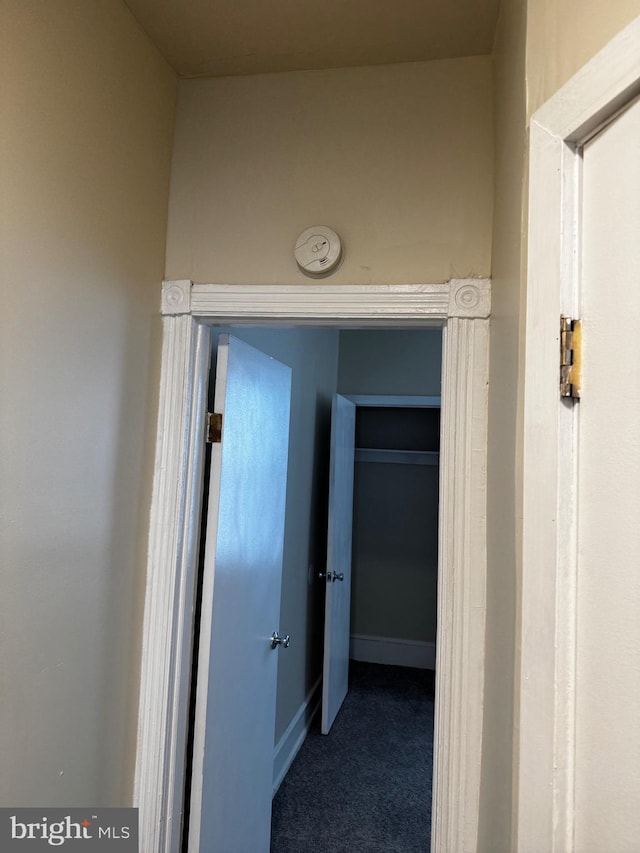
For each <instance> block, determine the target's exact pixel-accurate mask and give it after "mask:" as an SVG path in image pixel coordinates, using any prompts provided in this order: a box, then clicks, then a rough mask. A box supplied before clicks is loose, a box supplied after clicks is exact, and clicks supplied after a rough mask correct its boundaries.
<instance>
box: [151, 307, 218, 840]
mask: <svg viewBox="0 0 640 853" xmlns="http://www.w3.org/2000/svg"><path fill="white" fill-rule="evenodd" d="M163 326H164V330H163V347H162V381H161V387H160V400H159V417H158V441H157V448H156V467H155V477H154V484H153V495H152V503H151V527H150V533H149V556H148V566H147V589H146V597H145V613H144V634H143V645H142V667H141V676H140V710H139V718H138V744H137V761H136V775H135V787H134V805H136V806H139V807H140V837H141V838H144V839H145V841H144V844H141V849H144V850H149V851H156V850H158V851H159V850H166V851H171V850H178V849H179V847H180V840H179V839H180V832H181V821H180V814H181V806H182V789H183V785H184V758H185V750H186V734H187V714H188V705H189V687H190V679H191V656H192V635H193V625H192V618H193V604H194V594H195V572H196V562H197V555H198V548H199V544H200V541H199V540H200V523H199V519H200V505H201V497H202V490H201V483H202V475H203V462H204V440H203V436H204V430H203V426H204V421H205V413H206V399H207V379H208V373H209V361H210V338H211V336H210V334H208V330H207V329H206V327H203V326H200V325H199V324H197V323H194V322H193V320H192V319H191V317H175V318H171V319H165V320H164V321H163ZM169 804H172V805H173V808H171V807H170V806H169Z"/></svg>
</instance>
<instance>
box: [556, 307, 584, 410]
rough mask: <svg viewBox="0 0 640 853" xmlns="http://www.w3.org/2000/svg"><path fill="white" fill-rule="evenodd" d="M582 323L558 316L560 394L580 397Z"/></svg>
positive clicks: (575, 397)
mask: <svg viewBox="0 0 640 853" xmlns="http://www.w3.org/2000/svg"><path fill="white" fill-rule="evenodd" d="M581 359H582V323H581V321H580V320H572V319H571V317H565V316H562V317H560V396H561V397H572V398H573V399H574V400H579V399H580V390H581V389H580V380H581V370H582V365H581Z"/></svg>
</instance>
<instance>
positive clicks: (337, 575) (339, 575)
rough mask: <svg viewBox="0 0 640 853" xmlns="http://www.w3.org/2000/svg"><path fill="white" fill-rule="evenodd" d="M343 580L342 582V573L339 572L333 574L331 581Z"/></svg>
mask: <svg viewBox="0 0 640 853" xmlns="http://www.w3.org/2000/svg"><path fill="white" fill-rule="evenodd" d="M343 580H344V572H340V573H339V574H338V572H334V573H333V581H334V582H335V581H343Z"/></svg>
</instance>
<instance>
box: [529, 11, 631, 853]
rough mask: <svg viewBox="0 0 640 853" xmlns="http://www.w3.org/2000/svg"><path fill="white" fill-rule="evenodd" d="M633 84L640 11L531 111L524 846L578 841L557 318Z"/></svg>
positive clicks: (564, 847) (568, 418)
mask: <svg viewBox="0 0 640 853" xmlns="http://www.w3.org/2000/svg"><path fill="white" fill-rule="evenodd" d="M639 93H640V18H638V19H636V20H635V21H634V22H633V23H632V24H630V25H629V26H628V27H626V28H625V29H624V30H622V32H621V33H619V34H618V35H617V36H616V37H615V38H614V39H613V40H612V41H611V42H610V43H609V44H608V45H607V46H606V47H605V48H604V49H603V50H602V51H601V52H600V53H599V54H597V55H596V56H595V57H594V58H593V59H592V60H591V61H590V62H589V63H588V64H587V65H586V66H584V67H583V68H582V69H581V70H580V71H579V72H578V73H577V74H576V75H575V76H574V77H573V78H572V79H571V80H570V81H569V82H568V83H567V84H566V85H565V86H563V88H562V89H560V90H559V92H558V93H557V94H556V95H554V96H553V97H552V98H551V100H549V101H548V102H547V103H546V104H545V105H544V106H543V107H541V109H540V110H538V112H536V113H535V115H534V116H533V118H532V120H531V134H530V172H529V240H528V255H529V261H528V272H527V320H526V347H525V368H524V444H523V465H524V470H523V530H522V587H521V604H520V647H521V658H520V682H519V697H518V698H519V707H520V720H519V727H518V734H517V737H516V745H517V747H516V748H517V756H516V772H515V785H514V791H515V797H516V819H515V847H514V849H516V850H518V851H522V853H526V851H533V850H535V851H538V850H545V851H548V853H560V851H562V852H563V853H568V851H572V850H573V849H574V843H573V826H574V812H573V791H574V747H575V694H574V688H575V650H576V572H575V567H576V546H577V541H576V513H575V502H576V449H577V447H576V437H577V425H578V417H579V403H577V404H576V403H573V402H566V403H560V401H559V400H560V398H559V391H558V388H559V348H560V344H559V324H560V315H561V314H566V315H568V316H576V311H577V308H578V306H579V283H580V269H579V262H580V230H581V228H580V196H581V167H582V147H583V146H584V144H585V143H586V142H587V141H588V140H589V139H590V138H591V137H593V135H594V134H595V133H596V132H597V131H598V130H599V129H600V128H601V127H602V126H603V125H604V124H606V123H607V122H608V121H610V120H611V119H612V118H614V117H615V115H616V114H617V113H618V111H619V110H620V109H621V108H623V107H624V106H625V104H628V103H629V102H630V101H631V100H632V99H633V98H634V97H636V96H637V95H638V94H639ZM612 299H615V294H612Z"/></svg>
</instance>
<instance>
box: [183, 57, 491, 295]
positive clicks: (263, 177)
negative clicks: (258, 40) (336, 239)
mask: <svg viewBox="0 0 640 853" xmlns="http://www.w3.org/2000/svg"><path fill="white" fill-rule="evenodd" d="M490 73H491V64H490V59H489V58H488V57H475V58H469V59H456V60H445V61H439V62H422V63H407V64H404V65H392V66H384V67H376V68H351V69H339V70H333V71H310V72H292V73H284V74H271V75H259V76H255V77H240V78H220V79H213V80H184V81H182V82H181V84H180V93H179V107H178V118H177V133H176V147H175V154H174V161H173V174H172V183H171V201H170V210H169V232H168V247H167V274H168V277H170V278H192V279H194V280H196V281H217V282H238V283H242V282H253V283H277V282H280V283H281V282H292V283H293V282H304V281H308V279H306V278H305V277H304V276H303V275H302V273H300V272H299V271H298V270H297V267H296V264H295V261H294V259H293V246H294V243H295V240H296V237H297V235H298V234H299V233H300V232H301V231H302V230H303V229H304V228H306V227H307V226H309V225H313V224H318V223H320V224H326V225H329V226H331V227H333V228H335V229H336V230H337V231H338V232H339V233H340V235H341V236H342V237H343V239H344V241H345V246H346V250H345V259H344V263H343V265H342V267H341V269H340V270H339V271H338V272H337V273H335V274H334V275H333V276H331V279H330V283H331V284H342V283H354V284H360V283H370V282H373V283H384V282H423V281H444V280H447V279H449V278H450V277H451V276H484V275H487V274H488V273H489V271H490V245H491V212H492V160H491V150H492V128H491V92H490Z"/></svg>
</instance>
